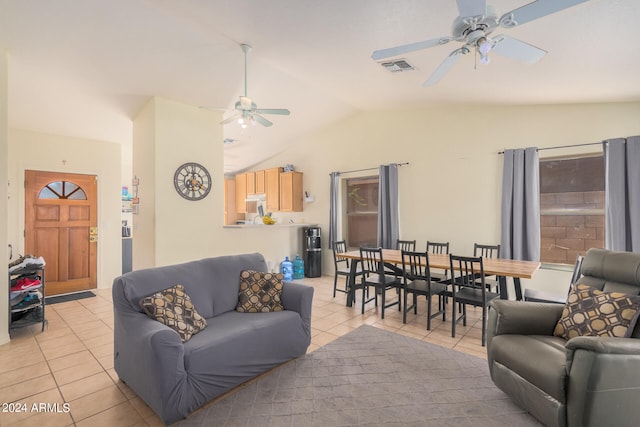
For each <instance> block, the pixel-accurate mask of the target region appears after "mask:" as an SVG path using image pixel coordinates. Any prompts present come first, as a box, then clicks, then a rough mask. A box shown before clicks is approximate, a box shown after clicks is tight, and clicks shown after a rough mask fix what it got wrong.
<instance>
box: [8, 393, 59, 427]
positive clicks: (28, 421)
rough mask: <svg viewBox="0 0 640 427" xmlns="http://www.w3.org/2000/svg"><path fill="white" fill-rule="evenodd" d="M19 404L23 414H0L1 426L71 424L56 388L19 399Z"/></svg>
mask: <svg viewBox="0 0 640 427" xmlns="http://www.w3.org/2000/svg"><path fill="white" fill-rule="evenodd" d="M20 403H21V405H24V406H23V408H24V409H25V412H13V413H7V412H0V425H1V426H38V427H40V426H41V425H45V426H59V425H69V424H70V422H71V418H70V416H69V413H68V408H67V409H66V412H65V407H64V405H63V404H64V400H63V399H62V396H60V392H59V391H58V389H57V388H53V389H50V390H47V391H44V392H41V393H38V394H35V395H33V396H29V397H25V398H24V399H20ZM43 404H44V405H45V406H42V405H43ZM34 405H35V406H34ZM47 405H48V406H47Z"/></svg>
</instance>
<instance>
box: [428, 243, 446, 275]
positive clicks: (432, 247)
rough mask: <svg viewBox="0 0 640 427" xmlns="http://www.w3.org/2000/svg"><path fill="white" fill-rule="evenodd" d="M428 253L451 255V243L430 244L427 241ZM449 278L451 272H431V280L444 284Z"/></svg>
mask: <svg viewBox="0 0 640 427" xmlns="http://www.w3.org/2000/svg"><path fill="white" fill-rule="evenodd" d="M427 252H429V253H430V254H445V255H449V242H430V241H428V240H427ZM448 278H449V270H444V272H443V271H431V280H434V281H436V282H442V281H444V280H447V279H448Z"/></svg>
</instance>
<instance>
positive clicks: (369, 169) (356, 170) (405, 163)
mask: <svg viewBox="0 0 640 427" xmlns="http://www.w3.org/2000/svg"><path fill="white" fill-rule="evenodd" d="M391 164H394V163H391ZM395 164H396V165H398V166H404V165H408V164H409V162H404V163H395ZM379 168H380V167H377V168H365V169H355V170H352V171H342V172H337V174H338V175H341V174H343V173H355V172H364V171H372V170H376V169H379Z"/></svg>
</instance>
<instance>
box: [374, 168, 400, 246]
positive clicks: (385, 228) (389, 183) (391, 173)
mask: <svg viewBox="0 0 640 427" xmlns="http://www.w3.org/2000/svg"><path fill="white" fill-rule="evenodd" d="M399 237H400V224H399V220H398V165H397V164H395V163H393V164H390V165H381V166H380V181H379V185H378V246H381V247H383V248H386V249H395V247H396V242H397V240H398V238H399Z"/></svg>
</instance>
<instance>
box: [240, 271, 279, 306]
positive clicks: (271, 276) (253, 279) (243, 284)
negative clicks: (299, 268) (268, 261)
mask: <svg viewBox="0 0 640 427" xmlns="http://www.w3.org/2000/svg"><path fill="white" fill-rule="evenodd" d="M283 278H284V276H283V275H282V274H281V273H263V272H260V271H253V270H243V271H242V272H240V292H239V294H238V305H237V306H236V311H237V312H240V313H269V312H272V311H283V310H284V306H283V305H282V279H283Z"/></svg>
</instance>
